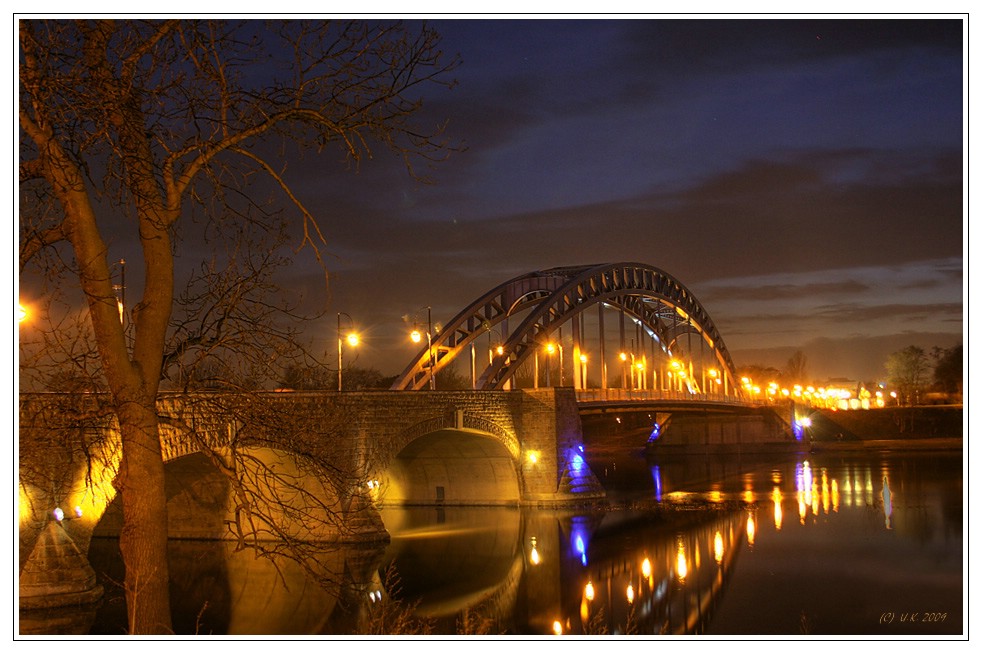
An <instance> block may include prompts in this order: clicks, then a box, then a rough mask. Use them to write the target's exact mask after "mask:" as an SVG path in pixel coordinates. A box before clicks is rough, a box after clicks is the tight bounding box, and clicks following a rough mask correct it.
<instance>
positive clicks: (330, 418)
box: [19, 388, 603, 560]
mask: <svg viewBox="0 0 982 654" xmlns="http://www.w3.org/2000/svg"><path fill="white" fill-rule="evenodd" d="M106 400H107V398H104V397H100V396H98V395H83V396H78V395H75V396H63V395H59V394H37V395H30V394H22V395H21V402H20V443H19V446H20V526H21V529H20V538H21V554H22V560H23V559H24V558H25V556H26V554H28V553H30V551H31V549H32V547H33V543H34V542H35V541H36V539H37V536H38V534H39V533H40V531H41V530H42V529H43V528H44V525H45V524H46V523H47V522H48V521H49V520H50V516H51V513H52V511H53V510H54V509H55V508H56V507H60V508H61V509H62V510H63V511H64V513H65V514H67V515H69V516H71V514H72V511H73V510H74V508H75V507H81V509H82V510H81V514H82V516H81V517H77V518H73V519H72V520H66V521H65V523H64V526H65V528H66V530H68V531H69V533H70V534H71V536H72V539H73V540H74V541H75V542H76V543H77V544H78V545H79V546H80V548H82V549H83V550H84V549H85V548H86V547H87V544H88V542H89V540H90V538H91V537H92V535H93V533H94V532H95V533H105V531H106V530H110V531H111V530H112V529H113V528H114V527H113V524H114V520H118V518H114V517H113V510H112V507H113V500H114V498H115V490H114V489H113V487H112V478H113V476H114V475H115V472H116V469H117V465H118V457H119V452H120V446H119V434H118V430H117V429H116V428H115V425H114V423H113V421H112V419H111V418H108V417H100V416H103V415H108V414H107V413H106V412H105V409H106V408H107V407H106V406H105V405H104V402H105V401H106ZM158 413H159V415H160V416H161V443H162V451H163V456H164V459H165V465H166V468H167V471H168V472H167V474H168V497H169V498H171V497H172V495H173V498H172V499H169V503H168V511H169V512H170V513H173V515H170V516H169V519H170V527H171V529H170V531H171V534H172V535H175V536H178V537H180V536H183V537H194V538H200V537H206V538H215V537H217V538H222V537H228V534H227V533H225V532H226V529H225V528H223V524H222V523H223V521H227V520H230V519H232V518H231V517H230V514H229V511H230V510H231V509H230V506H229V502H230V499H229V498H227V497H222V491H221V482H220V478H218V477H216V476H215V466H214V465H213V464H212V463H211V462H210V461H211V460H210V458H209V457H208V455H207V454H206V451H214V452H218V453H222V452H227V451H228V449H229V448H230V447H231V446H232V445H233V444H235V443H238V445H239V447H240V449H242V448H247V449H248V452H249V456H250V459H252V458H255V459H256V460H261V461H263V462H265V466H266V468H267V469H269V470H274V469H275V470H279V471H281V472H282V473H283V474H284V475H287V476H288V477H289V478H290V479H294V478H296V479H301V478H303V481H301V482H297V483H303V484H307V487H308V488H312V490H311V491H310V492H311V493H313V494H314V495H319V496H320V499H322V500H324V501H325V502H326V503H327V504H329V505H331V506H334V507H340V508H339V511H338V513H339V514H342V518H343V520H345V521H347V522H348V524H347V525H338V526H339V533H340V534H342V537H343V538H350V539H351V540H359V539H372V538H375V539H378V538H384V537H385V530H384V525H382V524H381V521H380V520H379V519H378V517H377V516H378V514H377V511H376V510H375V507H377V506H379V505H384V504H398V505H412V504H429V505H455V504H456V505H467V504H470V505H515V506H520V505H558V504H563V503H569V502H580V501H584V500H593V499H599V498H602V497H603V490H602V488H601V487H600V485H599V483H598V482H597V480H596V478H595V477H594V475H593V473H592V472H591V471H590V469H589V468H588V467H587V465H586V463H585V461H584V459H583V440H582V429H581V423H580V418H579V413H578V409H577V404H576V397H575V395H574V393H573V391H572V390H571V389H561V388H558V389H557V388H549V389H537V390H522V391H436V392H426V393H399V392H392V391H376V392H352V393H347V392H346V393H340V394H339V393H334V392H275V393H274V392H269V393H257V394H251V395H242V396H232V395H228V394H208V393H200V394H191V395H179V394H174V395H168V394H162V395H161V397H160V400H159V402H158ZM318 454H319V455H321V458H322V459H326V460H329V461H332V464H331V468H332V470H330V471H323V470H320V471H311V470H310V469H308V468H304V466H303V461H300V462H299V463H298V462H297V461H294V459H298V458H299V459H304V458H305V456H306V455H315V456H316V455H318ZM297 455H300V456H299V457H298V456H297ZM264 474H265V473H264ZM311 476H313V477H321V479H319V480H317V483H316V484H315V485H314V486H313V487H311V486H310V479H309V477H311ZM172 480H173V483H172ZM291 483H292V482H291ZM225 492H226V493H227V489H226V490H225ZM262 493H263V491H262V490H260V494H262ZM195 502H196V503H197V505H196V506H190V505H189V503H190V504H194V503H195ZM209 507H210V509H209ZM202 508H205V509H209V510H206V511H204V513H206V514H208V513H209V511H210V512H211V514H212V515H211V516H210V517H208V518H202V517H201V516H200V515H197V517H196V515H195V514H196V513H197V514H200V513H201V512H202ZM216 511H217V513H216ZM219 514H221V515H219ZM223 516H224V517H223ZM117 526H118V524H117ZM295 535H297V534H295ZM299 535H300V536H301V537H309V538H325V539H330V538H338V537H339V536H338V534H328V533H306V532H305V533H302V534H299Z"/></svg>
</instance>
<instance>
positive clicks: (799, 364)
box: [781, 350, 808, 384]
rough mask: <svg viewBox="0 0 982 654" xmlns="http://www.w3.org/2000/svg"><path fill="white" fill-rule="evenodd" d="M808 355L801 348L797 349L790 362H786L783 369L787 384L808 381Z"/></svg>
mask: <svg viewBox="0 0 982 654" xmlns="http://www.w3.org/2000/svg"><path fill="white" fill-rule="evenodd" d="M807 374H808V357H806V356H805V353H804V352H802V351H801V350H795V353H794V354H792V355H791V357H790V358H789V359H788V362H787V363H785V364H784V370H783V371H781V375H782V378H783V379H784V382H785V383H786V384H803V383H805V382H807V381H808V380H807V379H806V376H807Z"/></svg>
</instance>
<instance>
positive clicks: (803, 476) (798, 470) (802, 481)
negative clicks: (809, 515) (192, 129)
mask: <svg viewBox="0 0 982 654" xmlns="http://www.w3.org/2000/svg"><path fill="white" fill-rule="evenodd" d="M794 476H795V489H796V490H799V491H802V492H808V491H810V490H811V489H812V469H811V466H810V465H809V464H808V462H807V461H805V462H804V463H803V464H802V463H798V464H797V465H796V466H795V475H794Z"/></svg>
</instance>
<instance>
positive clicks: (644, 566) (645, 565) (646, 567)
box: [641, 557, 651, 579]
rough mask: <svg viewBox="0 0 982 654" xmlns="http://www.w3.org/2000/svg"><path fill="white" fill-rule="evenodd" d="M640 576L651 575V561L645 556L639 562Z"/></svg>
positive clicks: (646, 576)
mask: <svg viewBox="0 0 982 654" xmlns="http://www.w3.org/2000/svg"><path fill="white" fill-rule="evenodd" d="M641 576H643V577H644V578H645V579H647V578H648V577H650V576H651V561H649V560H648V558H647V557H645V559H644V561H642V562H641Z"/></svg>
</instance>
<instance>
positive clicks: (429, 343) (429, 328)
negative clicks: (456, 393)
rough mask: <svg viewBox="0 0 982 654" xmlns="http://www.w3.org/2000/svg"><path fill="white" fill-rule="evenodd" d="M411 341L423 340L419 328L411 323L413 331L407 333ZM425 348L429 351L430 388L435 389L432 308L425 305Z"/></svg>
mask: <svg viewBox="0 0 982 654" xmlns="http://www.w3.org/2000/svg"><path fill="white" fill-rule="evenodd" d="M409 338H410V340H412V342H413V343H419V342H420V341H422V340H423V335H422V334H420V333H419V329H418V328H416V326H415V325H413V331H412V332H411V333H410V334H409ZM426 349H427V350H428V351H429V359H430V390H431V391H432V390H436V360H435V358H434V356H433V308H432V307H426Z"/></svg>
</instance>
